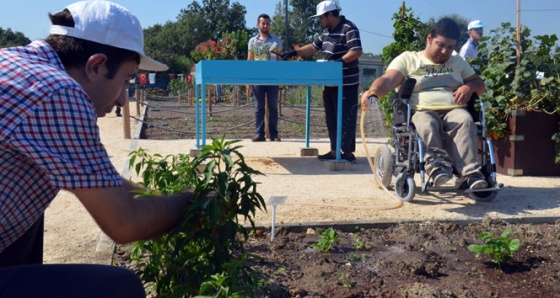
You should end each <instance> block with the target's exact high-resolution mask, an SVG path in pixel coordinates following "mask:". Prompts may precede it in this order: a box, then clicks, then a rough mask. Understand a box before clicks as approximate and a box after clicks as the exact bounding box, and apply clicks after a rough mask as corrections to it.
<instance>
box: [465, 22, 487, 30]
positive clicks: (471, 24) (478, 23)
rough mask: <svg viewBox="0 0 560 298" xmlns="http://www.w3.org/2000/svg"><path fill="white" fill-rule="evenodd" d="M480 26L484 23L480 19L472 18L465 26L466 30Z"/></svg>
mask: <svg viewBox="0 0 560 298" xmlns="http://www.w3.org/2000/svg"><path fill="white" fill-rule="evenodd" d="M482 27H484V24H482V22H481V21H480V20H474V21H472V22H470V23H469V25H468V26H467V30H471V29H477V28H482Z"/></svg>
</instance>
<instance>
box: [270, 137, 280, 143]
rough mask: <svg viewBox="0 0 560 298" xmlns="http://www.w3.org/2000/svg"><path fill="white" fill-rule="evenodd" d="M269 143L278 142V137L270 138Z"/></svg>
mask: <svg viewBox="0 0 560 298" xmlns="http://www.w3.org/2000/svg"><path fill="white" fill-rule="evenodd" d="M270 141H271V142H280V141H281V139H280V137H278V136H276V137H272V138H270Z"/></svg>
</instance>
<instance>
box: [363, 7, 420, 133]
mask: <svg viewBox="0 0 560 298" xmlns="http://www.w3.org/2000/svg"><path fill="white" fill-rule="evenodd" d="M391 19H392V20H394V22H393V28H394V29H395V30H394V31H393V39H394V41H393V42H392V43H390V44H389V45H387V46H385V47H384V48H383V53H382V54H381V58H382V60H383V63H384V64H385V65H386V66H388V65H389V63H391V61H393V59H395V58H396V57H397V56H398V55H400V54H401V53H403V52H405V51H420V50H422V49H423V48H424V46H425V44H426V37H427V36H428V33H429V30H430V29H429V27H428V25H426V24H424V23H422V21H420V19H419V18H417V17H415V16H414V11H413V10H412V8H410V7H407V8H405V10H404V13H403V11H402V7H400V6H399V8H398V10H397V12H396V13H394V14H393V17H392V18H391ZM368 87H369V86H368ZM393 94H394V92H389V94H387V95H385V96H384V97H382V98H379V108H380V109H381V110H382V112H383V119H384V123H385V126H387V127H391V126H392V125H393V117H394V116H393V107H392V97H393ZM389 133H391V131H390V130H389Z"/></svg>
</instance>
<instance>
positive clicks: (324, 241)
mask: <svg viewBox="0 0 560 298" xmlns="http://www.w3.org/2000/svg"><path fill="white" fill-rule="evenodd" d="M319 235H321V238H319V240H317V242H315V243H313V244H311V247H313V248H316V249H320V250H322V251H323V252H325V253H328V252H329V251H330V250H331V247H332V246H333V245H334V244H335V243H338V242H339V239H338V233H337V232H336V231H335V230H334V229H333V228H328V229H326V230H322V231H320V232H319Z"/></svg>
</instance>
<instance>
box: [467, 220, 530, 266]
mask: <svg viewBox="0 0 560 298" xmlns="http://www.w3.org/2000/svg"><path fill="white" fill-rule="evenodd" d="M509 234H510V230H509V229H506V230H505V231H504V232H503V233H502V234H501V235H500V237H494V236H493V235H492V233H490V232H484V233H481V234H480V235H478V236H477V237H476V238H478V239H482V240H483V243H482V244H480V245H479V244H471V245H469V246H468V249H469V250H470V251H472V252H474V253H475V254H476V258H480V255H481V254H487V255H489V256H490V258H491V260H492V262H494V263H496V264H498V266H500V269H501V264H503V263H506V262H508V261H509V260H511V257H512V256H513V255H514V254H515V253H516V252H517V251H518V250H519V248H520V246H521V242H520V241H519V239H511V238H509V237H508V236H509Z"/></svg>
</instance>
